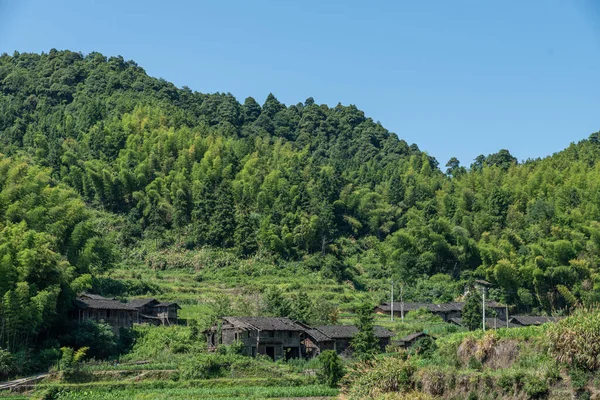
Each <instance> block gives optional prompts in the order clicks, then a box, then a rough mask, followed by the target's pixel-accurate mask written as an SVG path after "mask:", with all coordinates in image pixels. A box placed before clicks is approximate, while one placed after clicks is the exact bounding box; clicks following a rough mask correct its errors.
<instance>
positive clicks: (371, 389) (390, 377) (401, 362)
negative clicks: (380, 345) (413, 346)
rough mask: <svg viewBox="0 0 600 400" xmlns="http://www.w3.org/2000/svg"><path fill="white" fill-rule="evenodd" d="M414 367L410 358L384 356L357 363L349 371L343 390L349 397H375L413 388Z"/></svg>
mask: <svg viewBox="0 0 600 400" xmlns="http://www.w3.org/2000/svg"><path fill="white" fill-rule="evenodd" d="M414 372H415V367H414V366H413V365H412V363H411V362H410V360H405V359H402V358H399V357H386V358H383V359H379V360H375V361H371V362H370V363H367V364H359V365H357V366H355V367H354V369H353V370H351V371H350V373H349V375H348V379H347V380H346V387H345V388H344V391H345V392H346V393H347V395H348V398H349V399H375V398H378V396H381V395H384V394H386V393H394V392H408V391H410V390H411V389H413V388H414V377H413V374H414Z"/></svg>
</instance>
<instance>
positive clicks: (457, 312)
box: [375, 301, 506, 322]
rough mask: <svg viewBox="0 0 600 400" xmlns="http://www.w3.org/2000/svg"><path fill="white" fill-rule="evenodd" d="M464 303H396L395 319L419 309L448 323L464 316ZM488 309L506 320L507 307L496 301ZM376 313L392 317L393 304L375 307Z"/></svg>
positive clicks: (491, 302) (489, 304)
mask: <svg viewBox="0 0 600 400" xmlns="http://www.w3.org/2000/svg"><path fill="white" fill-rule="evenodd" d="M464 305H465V303H464V302H453V303H442V304H433V303H411V302H403V303H401V302H394V304H393V309H394V317H398V318H400V317H401V316H402V313H404V315H405V316H406V315H407V314H408V313H410V312H412V311H416V310H419V309H425V310H427V311H429V312H431V313H432V314H434V315H437V316H439V317H440V318H442V319H443V320H444V321H446V322H448V321H449V320H450V319H452V318H460V317H461V316H462V309H463V307H464ZM486 308H487V309H488V310H490V311H493V312H494V313H495V314H496V317H497V318H500V319H504V318H505V316H506V306H505V305H503V304H500V303H497V302H495V301H488V302H486ZM375 312H376V313H377V314H386V315H390V314H391V312H392V304H391V303H382V304H380V305H378V306H376V307H375Z"/></svg>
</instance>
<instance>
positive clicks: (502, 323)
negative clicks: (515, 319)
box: [448, 318, 521, 329]
mask: <svg viewBox="0 0 600 400" xmlns="http://www.w3.org/2000/svg"><path fill="white" fill-rule="evenodd" d="M448 322H452V323H455V324H456V325H459V326H463V324H462V318H450V319H449V320H448ZM485 326H486V328H489V329H495V328H497V329H500V328H506V320H504V319H500V318H486V319H485ZM520 326H521V325H517V324H514V323H512V319H509V320H508V327H509V328H518V327H520Z"/></svg>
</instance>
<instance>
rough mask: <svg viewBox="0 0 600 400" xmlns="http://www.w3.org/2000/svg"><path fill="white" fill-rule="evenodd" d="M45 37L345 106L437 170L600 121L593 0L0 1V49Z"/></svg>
mask: <svg viewBox="0 0 600 400" xmlns="http://www.w3.org/2000/svg"><path fill="white" fill-rule="evenodd" d="M597 4H599V5H597ZM51 48H57V49H70V50H74V51H81V52H83V53H89V52H91V51H100V52H102V53H104V54H105V55H122V56H123V57H124V58H125V59H132V60H134V61H136V62H137V63H138V64H139V65H140V66H142V67H143V68H144V69H145V70H146V72H147V73H148V74H150V75H152V76H156V77H162V78H164V79H166V80H169V81H172V82H174V83H175V84H176V85H178V86H183V85H187V86H189V87H190V88H192V89H193V90H198V91H201V92H216V91H219V92H231V93H232V94H233V95H234V96H236V97H237V98H238V100H240V101H243V100H244V98H245V97H247V96H252V97H254V98H256V99H257V100H258V101H259V102H260V103H262V102H263V101H264V99H265V98H266V96H267V94H268V93H269V92H272V93H273V94H274V95H275V96H276V97H277V98H278V99H279V100H280V101H282V102H284V103H286V104H295V103H297V102H302V101H304V100H305V99H306V98H307V97H309V96H312V97H314V98H315V101H317V102H318V103H327V104H329V105H335V104H337V103H338V102H341V103H342V104H356V105H357V106H358V107H359V108H360V109H362V110H364V111H365V112H366V114H367V116H370V117H372V118H373V119H374V120H376V121H380V122H381V123H382V124H383V125H384V126H385V127H386V128H388V129H389V130H391V131H393V132H395V133H396V134H397V135H398V136H399V137H401V138H403V139H405V140H406V141H407V142H409V143H417V144H418V145H419V147H420V148H421V149H422V150H425V151H427V152H428V153H429V154H431V155H433V156H435V157H436V158H437V159H438V161H440V164H442V165H444V164H445V163H446V161H447V160H448V159H449V158H450V157H452V156H456V157H458V158H459V160H460V161H461V162H462V163H463V164H465V165H469V164H470V163H471V162H472V160H473V158H475V157H476V156H477V155H478V154H481V153H483V154H488V153H492V152H496V151H498V150H499V149H501V148H507V149H509V150H510V151H511V152H512V153H513V154H514V155H515V156H516V157H517V158H519V159H520V160H523V159H526V158H529V157H541V156H545V155H548V154H551V153H553V152H555V151H559V150H561V149H563V148H564V147H566V146H567V145H568V144H569V143H570V142H572V141H578V140H580V139H583V138H587V137H588V136H589V134H591V133H592V132H595V131H598V130H600V107H599V106H600V90H599V89H600V2H596V1H595V0H572V1H566V0H530V1H522V0H502V1H501V0H497V1H479V0H471V1H467V0H452V1H447V0H411V1H400V0H389V1H383V0H382V1H369V2H367V1H351V0H344V1H341V0H340V1H333V0H331V1H324V0H321V1H312V0H304V1H283V0H273V1H268V2H267V1H247V0H246V1H225V0H219V1H200V0H198V1H166V0H165V1H148V0H147V1H129V0H120V1H112V0H103V1H91V0H90V1H84V0H73V1H60V0H53V1H45V0H14V1H7V0H0V52H8V53H9V54H10V53H12V52H13V51H14V50H18V51H20V52H42V51H44V52H48V51H49V50H50V49H51Z"/></svg>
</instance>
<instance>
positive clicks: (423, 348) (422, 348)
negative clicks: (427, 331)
mask: <svg viewBox="0 0 600 400" xmlns="http://www.w3.org/2000/svg"><path fill="white" fill-rule="evenodd" d="M437 348H438V347H437V344H436V343H435V340H434V339H433V338H431V337H429V336H425V337H423V338H421V339H419V340H417V342H416V343H415V344H414V345H413V346H412V348H411V350H412V351H413V352H414V353H415V354H417V355H420V356H421V357H423V358H430V357H431V356H432V355H433V353H435V351H436V350H437Z"/></svg>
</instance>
